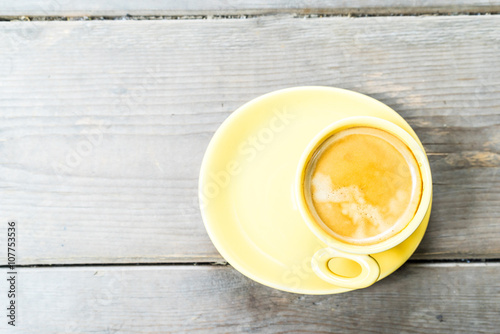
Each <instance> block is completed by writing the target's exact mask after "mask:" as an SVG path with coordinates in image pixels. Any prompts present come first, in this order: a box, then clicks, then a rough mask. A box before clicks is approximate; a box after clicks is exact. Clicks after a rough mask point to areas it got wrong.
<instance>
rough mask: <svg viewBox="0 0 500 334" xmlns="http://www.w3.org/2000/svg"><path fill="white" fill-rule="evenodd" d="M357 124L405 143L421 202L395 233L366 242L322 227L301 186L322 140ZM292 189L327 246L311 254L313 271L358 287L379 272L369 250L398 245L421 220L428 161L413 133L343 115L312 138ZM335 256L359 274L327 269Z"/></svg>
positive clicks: (427, 194) (428, 189)
mask: <svg viewBox="0 0 500 334" xmlns="http://www.w3.org/2000/svg"><path fill="white" fill-rule="evenodd" d="M356 127H368V128H374V129H379V130H383V131H385V132H387V133H389V134H391V135H393V136H395V137H396V138H398V139H399V140H400V141H402V142H403V143H404V144H406V146H407V147H408V149H409V150H410V151H411V153H412V154H413V156H414V157H415V159H416V162H417V165H418V169H419V172H420V176H421V180H422V190H421V194H420V202H419V204H418V207H417V209H416V212H415V214H414V215H413V218H411V219H410V220H409V221H408V222H407V224H406V225H405V226H404V227H403V228H402V229H401V230H399V232H398V233H396V234H395V235H392V236H391V237H389V238H387V239H384V240H381V241H380V242H376V243H373V244H369V245H360V244H352V243H347V242H345V240H340V239H339V238H335V236H333V235H332V234H330V233H328V232H327V231H325V229H324V228H322V227H321V223H320V222H318V217H317V215H314V214H312V212H311V209H310V207H309V206H308V204H307V201H306V193H305V187H304V183H305V179H306V173H307V166H308V164H309V162H310V161H311V159H312V158H313V156H314V154H315V152H316V151H317V149H318V148H319V147H320V146H321V144H323V143H324V142H325V140H327V139H328V138H330V137H331V136H333V135H334V134H336V133H338V132H340V131H343V130H347V129H350V128H356ZM294 190H295V197H296V202H297V207H298V209H299V211H300V214H301V216H302V218H303V219H304V221H305V223H306V224H307V226H308V227H309V229H310V230H311V231H312V232H313V233H314V235H315V236H316V237H317V238H319V239H320V240H321V241H323V242H324V243H325V244H326V246H327V247H325V248H323V249H320V250H319V251H317V252H316V253H315V254H314V255H313V257H312V260H311V261H312V262H311V265H312V268H313V271H314V272H315V274H316V275H317V276H318V277H320V278H321V279H323V280H324V281H326V282H329V283H331V284H334V285H336V286H339V287H343V288H348V289H360V288H365V287H368V286H370V285H372V284H373V283H375V282H376V281H377V280H378V278H379V276H380V267H379V264H378V263H377V261H376V260H375V259H374V258H373V257H371V256H370V254H376V253H380V252H384V251H386V250H389V249H391V248H393V247H395V246H397V245H399V244H400V243H402V242H403V241H405V240H406V239H407V238H408V237H409V236H410V235H412V233H413V232H415V230H416V229H417V228H418V227H419V226H420V224H421V223H422V222H423V220H424V217H425V215H426V213H427V211H428V209H429V207H430V204H431V198H432V177H431V170H430V166H429V161H428V159H427V156H426V154H425V151H424V148H423V147H422V145H421V144H420V143H418V142H417V141H416V140H415V139H414V138H413V137H412V135H410V134H409V133H408V132H407V131H405V130H403V129H402V128H401V127H399V126H397V125H396V124H394V123H392V122H389V121H387V120H384V119H381V118H377V117H370V116H357V117H348V118H344V119H342V120H339V121H337V122H334V123H332V124H330V125H328V126H327V127H326V128H324V129H323V130H322V131H321V132H320V133H318V134H317V135H316V136H315V137H314V138H313V139H312V141H311V142H310V143H309V144H308V146H307V147H306V149H305V150H304V152H303V154H302V156H301V158H300V161H299V164H298V168H297V172H296V177H295V182H294ZM336 258H344V259H348V260H351V261H354V262H356V263H358V264H359V265H360V267H361V271H360V273H359V275H357V276H355V277H345V276H342V275H340V274H338V273H335V272H333V271H332V270H330V267H329V264H330V263H331V260H333V259H336Z"/></svg>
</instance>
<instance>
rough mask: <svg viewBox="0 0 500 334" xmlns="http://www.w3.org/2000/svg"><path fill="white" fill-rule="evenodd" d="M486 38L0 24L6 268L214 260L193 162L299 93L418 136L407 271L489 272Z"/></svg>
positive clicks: (491, 134)
mask: <svg viewBox="0 0 500 334" xmlns="http://www.w3.org/2000/svg"><path fill="white" fill-rule="evenodd" d="M499 24H500V16H481V17H468V16H455V17H392V18H355V19H352V18H338V17H337V18H323V19H308V20H303V19H295V18H292V17H290V16H279V17H260V18H255V19H248V20H194V21H187V20H183V21H147V22H146V21H99V22H97V21H93V22H4V23H1V24H0V74H1V77H0V118H1V122H0V188H1V191H0V212H2V216H3V217H5V218H3V219H7V218H12V219H17V220H18V221H19V224H20V227H19V230H20V238H21V239H20V243H19V247H20V248H19V254H20V258H19V261H20V263H25V264H30V263H31V264H33V263H116V262H120V263H128V262H170V261H173V262H184V261H217V260H221V258H220V256H219V255H218V253H217V252H216V250H215V249H214V247H213V246H212V244H211V242H210V240H209V238H208V237H207V235H206V232H205V230H204V227H203V224H202V221H201V219H200V215H199V211H198V208H197V204H196V187H197V176H198V171H199V167H200V163H201V159H202V155H203V153H204V150H205V148H206V146H207V144H208V141H209V140H210V138H211V136H212V134H213V133H214V131H215V130H216V129H217V127H218V126H219V125H220V124H221V122H222V121H223V120H224V119H225V118H226V117H227V116H228V115H229V114H230V113H231V112H232V111H233V110H235V109H236V108H237V107H238V106H240V105H241V104H243V103H244V102H246V101H248V100H250V99H252V98H254V97H256V96H258V95H260V94H263V93H266V92H269V91H272V90H275V89H280V88H284V87H290V86H298V85H327V86H336V87H342V88H346V89H352V90H355V91H359V92H362V93H365V94H368V95H371V96H373V97H375V98H377V99H379V100H380V101H382V102H384V103H386V104H388V105H389V106H391V107H393V108H394V109H395V110H397V111H398V112H399V113H400V114H401V115H402V116H404V117H405V118H406V119H407V120H408V121H409V122H410V124H411V125H412V126H413V127H414V128H415V130H416V132H417V133H418V134H419V135H420V137H421V139H422V141H423V143H424V145H425V147H426V149H427V151H428V152H429V154H430V160H431V165H432V170H433V176H434V181H435V194H434V200H435V202H434V207H433V215H432V219H431V222H430V224H429V228H428V233H427V235H426V237H425V238H424V241H423V243H422V245H421V247H420V248H419V250H418V253H417V254H416V256H415V258H420V259H431V258H469V257H470V258H498V257H500V245H499V243H498V238H499V236H500V224H498V221H499V217H500V209H499V208H500V190H499V189H500V187H499V185H500V174H499V173H498V171H499V168H500V160H499V155H498V154H499V152H500V137H499V133H500V132H499V127H500V105H499V103H498V101H500V79H499V78H500V57H499V56H498V54H499V48H500V43H499V42H500V41H499V40H500V34H499V33H498V32H499V30H498V27H499ZM2 225H3V224H2ZM0 228H2V229H3V228H5V226H0ZM3 252H5V250H4V248H3V247H2V248H1V249H0V258H1V260H0V261H1V262H0V263H2V264H3V263H5V256H3V255H1V254H4V253H3Z"/></svg>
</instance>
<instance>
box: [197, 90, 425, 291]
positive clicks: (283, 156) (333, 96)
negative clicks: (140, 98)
mask: <svg viewBox="0 0 500 334" xmlns="http://www.w3.org/2000/svg"><path fill="white" fill-rule="evenodd" d="M349 116H375V117H379V118H383V119H386V120H389V121H391V122H393V123H395V124H397V125H399V126H400V127H402V128H403V129H405V130H406V131H408V133H410V134H411V135H412V136H413V137H414V138H415V139H416V140H417V142H418V143H420V141H419V140H418V138H417V136H416V134H415V132H414V131H413V130H412V129H411V127H410V126H409V125H408V123H406V121H405V120H404V119H403V118H402V117H401V116H399V115H398V114H397V113H396V112H395V111H394V110H392V109H391V108H389V107H388V106H386V105H384V104H382V103H381V102H379V101H377V100H374V99H372V98H370V97H368V96H365V95H362V94H359V93H355V92H351V91H347V90H343V89H338V88H330V87H297V88H289V89H284V90H280V91H276V92H273V93H269V94H266V95H263V96H261V97H259V98H257V99H255V100H252V101H250V102H248V103H247V104H245V105H243V106H242V107H240V108H239V109H238V110H236V111H235V112H234V113H232V114H231V116H229V117H228V118H227V119H226V120H225V121H224V123H223V124H222V125H221V126H220V128H219V129H218V130H217V132H216V133H215V135H214V136H213V138H212V140H211V142H210V144H209V146H208V148H207V151H206V153H205V157H204V159H203V163H202V166H201V171H200V181H199V196H200V206H201V212H202V216H203V221H204V223H205V227H206V229H207V232H208V234H209V236H210V238H211V240H212V242H213V243H214V245H215V247H216V248H217V250H218V251H219V253H220V254H221V255H222V256H223V257H224V258H225V259H226V260H227V261H228V262H229V264H231V265H232V266H233V267H234V268H235V269H236V270H238V271H239V272H241V273H242V274H244V275H246V276H248V277H249V278H251V279H253V280H255V281H257V282H259V283H262V284H264V285H267V286H270V287H272V288H276V289H280V290H284V291H289V292H295V293H304V294H334V293H341V292H346V291H349V290H348V289H344V288H340V287H338V286H335V285H332V284H330V283H327V282H325V281H323V280H322V279H320V278H319V277H317V276H316V275H315V274H314V272H313V271H312V268H311V258H312V256H313V255H314V253H315V252H316V251H317V250H319V249H321V248H324V247H325V246H326V245H325V244H324V243H323V242H322V241H320V240H319V239H318V238H316V237H315V236H314V234H313V233H312V232H311V231H310V230H309V229H308V228H307V226H306V224H305V223H304V221H303V220H302V218H301V215H300V213H299V211H298V210H297V208H296V206H295V202H294V196H293V182H294V176H295V172H296V170H297V165H298V162H299V159H300V156H301V154H302V152H303V151H304V149H305V148H306V146H307V144H308V143H309V142H310V141H311V139H312V138H313V137H314V136H315V135H316V134H317V133H318V132H320V131H321V130H322V129H323V128H325V127H326V126H327V125H329V124H330V123H332V122H335V121H338V120H340V119H342V118H345V117H349ZM430 211H431V209H430V207H429V210H428V212H427V215H426V217H425V219H424V221H423V222H422V224H421V225H420V226H419V228H418V229H417V230H416V231H415V232H414V233H413V234H412V235H411V236H410V237H409V238H408V239H407V240H406V241H404V242H403V243H402V244H400V245H398V246H396V247H394V248H392V249H390V250H388V251H385V252H382V253H378V254H373V255H372V256H373V257H374V258H375V259H376V260H377V261H378V263H379V264H380V269H381V275H380V278H379V280H380V279H382V278H384V277H386V276H387V275H389V274H391V273H392V272H394V271H395V270H396V269H397V268H399V267H400V266H401V265H402V264H403V263H404V262H405V261H406V260H407V259H408V258H409V257H410V256H411V255H412V254H413V252H414V251H415V249H416V248H417V246H418V244H419V243H420V241H421V240H422V237H423V235H424V233H425V230H426V228H427V224H428V221H429V216H430ZM375 284H376V283H375Z"/></svg>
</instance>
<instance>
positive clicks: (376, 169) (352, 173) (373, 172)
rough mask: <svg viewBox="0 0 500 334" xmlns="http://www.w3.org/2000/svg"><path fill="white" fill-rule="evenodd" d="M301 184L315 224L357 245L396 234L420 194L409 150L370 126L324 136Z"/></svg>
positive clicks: (406, 219) (414, 209)
mask: <svg viewBox="0 0 500 334" xmlns="http://www.w3.org/2000/svg"><path fill="white" fill-rule="evenodd" d="M304 186H305V194H306V200H307V202H308V205H309V207H310V211H311V213H312V214H313V216H314V217H315V218H316V220H318V223H319V225H320V226H321V227H322V228H323V229H324V230H325V231H327V232H328V233H330V234H331V235H332V236H333V237H335V238H337V239H339V240H341V241H344V242H347V243H351V244H357V245H370V244H374V243H378V242H381V241H383V240H385V239H388V238H390V237H391V236H393V235H395V234H397V233H398V232H400V231H401V230H402V229H403V228H404V227H405V226H406V225H407V224H408V223H409V222H410V220H411V219H412V218H413V216H414V215H415V212H416V210H417V208H418V205H419V202H420V195H421V192H422V180H421V176H420V172H419V168H418V164H417V161H416V159H415V157H414V156H413V154H412V153H411V151H410V149H409V148H408V147H407V146H406V145H405V144H404V143H403V142H402V141H401V140H400V139H398V138H397V137H395V136H393V135H392V134H390V133H388V132H385V131H383V130H379V129H375V128H369V127H356V128H351V129H347V130H343V131H340V132H338V133H337V134H335V135H333V136H331V137H330V138H329V139H327V140H326V141H325V142H324V143H323V144H322V145H321V146H320V147H319V148H318V149H317V151H316V152H315V154H314V155H313V158H312V159H311V161H310V163H309V165H308V169H307V171H306V179H305V182H304Z"/></svg>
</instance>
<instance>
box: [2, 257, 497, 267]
mask: <svg viewBox="0 0 500 334" xmlns="http://www.w3.org/2000/svg"><path fill="white" fill-rule="evenodd" d="M405 263H406V264H409V265H416V266H433V267H450V266H452V267H456V266H460V267H467V266H486V265H487V266H492V265H493V266H500V259H463V260H408V261H406V262H405ZM176 266H177V267H181V266H185V267H201V266H218V267H229V266H230V264H229V263H228V262H225V261H217V262H191V263H190V262H163V263H66V264H22V265H16V266H15V267H16V268H64V267H67V268H71V267H73V268H74V267H176ZM0 268H9V266H7V265H1V266H0Z"/></svg>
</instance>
